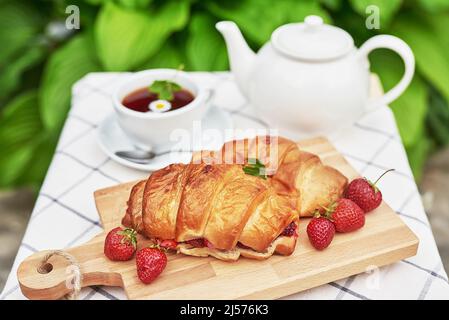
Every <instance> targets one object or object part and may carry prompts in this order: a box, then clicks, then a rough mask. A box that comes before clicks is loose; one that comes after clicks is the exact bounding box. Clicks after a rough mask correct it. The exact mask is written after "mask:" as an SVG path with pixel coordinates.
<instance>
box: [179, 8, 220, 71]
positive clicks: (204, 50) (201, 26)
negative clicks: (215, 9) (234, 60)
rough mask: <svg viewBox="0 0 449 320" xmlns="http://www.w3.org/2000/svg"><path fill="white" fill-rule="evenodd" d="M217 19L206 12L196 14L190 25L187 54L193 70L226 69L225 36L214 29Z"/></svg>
mask: <svg viewBox="0 0 449 320" xmlns="http://www.w3.org/2000/svg"><path fill="white" fill-rule="evenodd" d="M214 27H215V21H214V19H213V18H212V17H210V16H208V15H206V14H201V13H200V14H195V15H193V16H192V20H191V22H190V25H189V34H188V38H187V43H186V54H187V59H188V62H189V65H190V67H191V68H192V69H193V70H204V71H207V70H226V69H227V66H228V56H227V54H226V47H225V43H224V41H223V38H222V37H221V36H220V35H219V34H218V32H204V30H214Z"/></svg>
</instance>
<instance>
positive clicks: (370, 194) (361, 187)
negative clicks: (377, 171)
mask: <svg viewBox="0 0 449 320" xmlns="http://www.w3.org/2000/svg"><path fill="white" fill-rule="evenodd" d="M392 170H394V169H390V170H387V171H385V172H384V173H383V174H382V175H381V176H380V177H379V178H378V179H377V180H376V181H375V182H374V183H372V182H371V181H369V180H367V179H366V178H358V179H355V180H352V181H351V183H350V184H349V185H348V187H347V188H346V193H345V197H346V198H348V199H350V200H352V201H354V202H355V203H356V204H357V205H358V206H359V207H360V208H362V210H363V211H365V213H366V212H370V211H372V210H374V209H376V208H377V207H378V206H379V205H380V203H381V202H382V192H380V190H379V189H378V188H377V186H376V183H377V182H378V181H379V180H380V178H382V177H383V176H384V175H385V174H386V173H387V172H390V171H392Z"/></svg>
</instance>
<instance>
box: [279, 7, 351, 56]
mask: <svg viewBox="0 0 449 320" xmlns="http://www.w3.org/2000/svg"><path fill="white" fill-rule="evenodd" d="M271 43H272V45H273V47H274V48H275V49H276V50H277V51H279V52H280V53H282V54H285V55H287V56H289V57H291V58H295V59H304V60H312V61H319V60H332V59H336V58H339V57H341V56H343V55H345V54H346V53H348V52H349V51H350V50H351V49H352V48H353V46H354V40H353V39H352V37H351V36H350V35H349V33H347V32H346V31H344V30H343V29H340V28H337V27H334V26H331V25H328V24H324V23H323V19H322V18H321V17H319V16H308V17H306V18H305V20H304V23H290V24H286V25H283V26H280V27H279V28H277V29H276V30H275V31H274V32H273V34H272V35H271Z"/></svg>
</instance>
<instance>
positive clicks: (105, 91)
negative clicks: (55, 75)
mask: <svg viewBox="0 0 449 320" xmlns="http://www.w3.org/2000/svg"><path fill="white" fill-rule="evenodd" d="M128 76H129V74H123V73H120V74H118V73H92V74H89V75H87V76H86V77H84V78H83V79H81V80H80V81H78V82H77V83H76V84H75V86H74V87H73V97H72V108H71V111H70V113H69V116H68V118H67V121H66V123H65V126H64V130H63V132H62V134H61V137H60V140H59V143H58V147H57V151H56V153H55V155H54V158H53V161H52V163H51V166H50V168H49V170H48V173H47V177H46V179H45V182H44V184H43V186H42V189H41V191H40V193H39V197H38V199H37V202H36V205H35V208H34V210H33V213H32V216H31V219H30V222H29V225H28V228H27V231H26V233H25V236H24V238H23V242H22V245H21V247H20V249H19V252H18V254H17V257H16V260H15V263H14V265H13V268H12V272H11V274H10V276H9V279H8V281H7V283H6V286H5V289H4V291H3V293H2V294H1V296H0V298H1V299H22V298H24V297H23V295H22V294H21V292H20V289H19V287H18V284H17V278H16V270H17V267H18V265H19V264H20V262H21V261H22V260H23V259H24V258H25V257H27V256H28V255H30V254H32V253H34V252H36V251H40V250H46V249H61V248H68V247H72V246H76V245H79V244H82V243H84V242H86V241H87V240H89V239H90V238H92V237H93V236H94V235H95V234H97V233H99V232H100V231H101V230H102V228H101V225H100V221H99V217H98V213H97V210H96V209H95V205H94V200H93V196H92V194H93V191H95V190H97V189H100V188H104V187H108V186H112V185H115V184H118V183H122V182H127V181H131V180H136V179H139V178H143V177H145V176H146V174H145V173H144V172H140V171H136V170H133V169H129V168H126V167H123V166H121V165H119V164H116V163H114V162H113V161H111V159H110V158H109V157H107V156H106V155H105V154H104V153H103V152H101V150H100V149H99V147H98V145H97V142H96V128H97V126H98V124H99V123H100V122H101V121H102V120H103V119H104V118H105V117H106V116H108V115H109V114H110V113H111V112H113V111H112V103H111V98H110V95H111V93H112V92H113V91H114V90H115V89H116V88H117V86H118V85H119V83H120V82H121V80H123V79H124V78H126V77H128ZM192 76H193V77H194V78H195V79H196V80H198V83H199V84H200V85H201V86H204V87H209V88H213V89H214V90H215V92H216V95H215V98H214V99H215V100H214V104H215V105H216V106H217V107H220V108H224V109H226V110H228V111H229V113H230V114H231V115H232V118H233V121H234V127H235V128H239V129H247V128H253V129H258V128H266V127H267V125H266V124H265V123H264V122H263V121H261V120H260V119H258V118H257V117H256V116H255V114H256V112H254V110H253V108H252V106H251V105H249V104H248V103H247V101H246V100H245V99H244V98H243V97H242V96H241V95H240V93H239V91H238V89H237V87H236V85H235V83H234V81H233V78H232V76H231V75H230V74H229V73H192ZM330 139H331V141H332V143H333V144H334V145H335V146H336V147H337V149H338V150H339V151H340V152H341V153H342V154H343V155H344V156H345V157H346V159H348V161H349V162H350V163H351V165H352V166H354V168H355V169H356V170H357V171H358V172H360V173H361V174H362V175H365V176H368V177H377V176H379V175H380V174H381V173H382V172H383V171H384V170H385V169H387V168H396V171H394V172H392V173H390V174H389V175H388V176H386V177H385V178H384V179H383V180H382V181H381V182H380V188H381V189H382V191H383V195H384V199H385V200H386V201H387V203H388V204H389V205H390V206H391V207H392V208H393V209H394V210H395V211H396V212H397V214H398V215H400V216H401V218H402V219H403V220H404V221H405V223H406V224H407V225H408V226H409V227H410V228H411V229H412V230H413V231H414V232H415V234H417V235H418V237H419V239H420V246H419V250H418V254H417V255H416V256H415V257H412V258H410V259H406V260H403V261H400V262H398V263H395V264H392V265H389V266H385V267H382V268H381V269H380V270H378V271H377V272H376V271H373V272H368V273H364V274H359V275H356V276H352V277H350V278H347V279H343V280H340V281H337V282H332V283H329V284H326V285H323V286H320V287H318V288H314V289H310V290H307V291H304V292H301V293H298V294H295V295H292V296H289V297H286V299H435V298H437V299H448V298H449V284H448V279H447V275H446V272H445V271H444V268H443V266H442V263H441V258H440V255H439V253H438V249H437V247H436V245H435V240H434V238H433V234H432V230H431V227H430V224H429V221H428V219H427V217H426V215H425V213H424V209H423V206H422V203H421V199H420V196H419V193H418V190H417V187H416V184H415V182H414V179H413V176H412V173H411V171H410V167H409V164H408V161H407V157H406V154H405V152H404V148H403V145H402V143H401V139H400V137H399V135H398V131H397V128H396V124H395V122H394V118H393V115H392V113H391V111H390V109H389V108H388V107H387V106H385V107H380V108H378V109H377V111H375V112H372V113H370V114H368V115H366V116H365V117H363V118H362V119H360V120H359V121H358V122H357V123H356V124H354V125H353V126H352V127H350V128H347V129H345V130H343V131H341V132H339V133H338V134H335V135H334V136H331V137H330ZM80 298H81V299H124V298H126V296H125V294H124V292H123V290H122V289H120V288H109V287H91V288H85V289H83V290H82V292H81V295H80Z"/></svg>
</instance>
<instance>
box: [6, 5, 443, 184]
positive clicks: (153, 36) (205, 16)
mask: <svg viewBox="0 0 449 320" xmlns="http://www.w3.org/2000/svg"><path fill="white" fill-rule="evenodd" d="M69 4H74V5H77V6H79V8H80V13H81V29H80V30H72V31H70V30H69V31H68V30H65V31H66V32H63V36H62V38H57V39H56V38H55V37H53V36H52V35H51V32H50V31H49V30H50V29H51V28H50V26H53V27H54V26H58V25H59V26H60V27H61V26H64V21H65V19H66V18H67V15H66V13H65V8H66V6H67V5H69ZM368 5H376V6H377V7H378V8H379V12H380V22H381V28H380V30H368V29H366V28H365V19H366V18H367V13H366V7H367V6H368ZM309 14H318V15H320V16H322V17H323V18H324V19H325V21H327V22H328V23H333V24H335V25H337V26H340V27H342V28H344V29H346V30H347V31H348V32H349V33H351V35H352V36H353V37H354V40H355V43H356V44H357V45H358V46H360V45H361V44H362V43H363V42H364V41H365V40H366V39H368V38H369V37H371V36H373V35H376V34H379V33H388V34H393V35H397V36H399V37H401V38H402V39H404V40H405V41H406V42H407V43H408V44H409V45H410V47H411V48H412V50H413V51H414V53H415V57H416V75H415V77H414V79H413V81H412V83H411V85H410V86H409V88H408V89H407V91H406V92H405V93H404V94H403V95H402V96H401V97H400V98H399V99H397V100H396V101H394V102H393V103H392V104H391V109H392V111H393V114H394V116H395V118H396V122H397V124H398V128H399V132H400V134H401V138H402V141H403V143H404V146H405V148H406V151H407V154H408V157H409V161H410V164H411V167H412V169H413V172H414V174H415V178H416V179H417V180H419V178H420V177H421V174H422V167H423V165H424V163H425V161H426V159H427V158H428V156H429V155H430V154H431V153H432V152H434V151H435V150H437V149H438V148H441V147H443V146H445V145H447V144H448V143H449V106H448V101H449V85H448V83H449V37H448V36H447V32H448V30H449V0H348V1H344V0H302V1H298V0H282V1H279V0H202V1H200V0H34V1H15V0H0V43H2V47H1V49H0V148H1V150H2V152H1V153H0V171H1V172H2V175H1V176H0V188H2V189H4V188H14V187H17V186H23V185H28V186H33V187H35V188H36V190H37V189H38V188H39V186H40V183H41V182H42V180H43V178H44V176H45V172H46V170H47V167H48V165H49V163H50V161H51V159H52V156H53V153H54V150H55V146H56V143H57V141H58V136H59V133H60V130H61V128H62V126H63V124H64V121H65V118H66V116H67V112H68V110H69V108H70V98H71V88H72V86H73V84H74V83H75V82H76V81H78V80H79V79H80V78H82V77H83V76H84V75H86V74H87V73H89V72H96V71H137V70H144V69H150V68H178V67H179V66H180V65H184V66H185V69H186V70H188V71H220V70H227V69H228V68H229V64H228V59H227V52H226V47H225V45H224V41H223V39H222V37H221V35H220V34H219V33H218V32H217V31H216V30H215V28H214V25H215V23H216V22H217V21H220V20H225V19H226V20H233V21H235V22H236V23H237V24H238V25H239V27H240V28H241V30H242V32H243V33H244V35H245V37H246V38H247V40H248V42H249V44H250V46H251V47H252V48H253V49H254V50H258V49H259V48H260V47H261V46H262V45H263V44H264V43H265V42H266V41H268V40H269V38H270V35H271V33H272V32H273V30H274V29H275V28H277V27H278V26H280V25H282V24H285V23H290V22H298V21H302V20H303V19H304V17H306V16H307V15H309ZM370 61H371V68H372V71H373V72H376V73H377V74H378V75H379V76H380V78H381V80H382V83H383V85H384V87H385V90H388V89H389V88H390V87H392V86H393V85H394V84H395V83H396V82H397V81H398V80H399V79H400V77H401V75H402V73H403V69H404V67H403V64H402V61H401V60H400V58H399V57H398V56H396V55H395V54H394V53H392V52H389V51H387V50H376V51H375V52H373V53H372V54H371V55H370Z"/></svg>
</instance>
